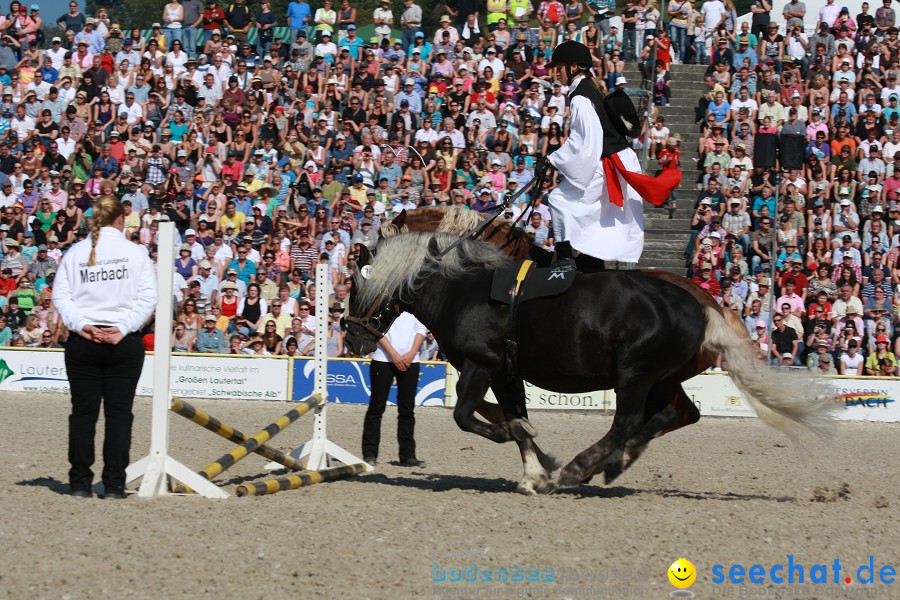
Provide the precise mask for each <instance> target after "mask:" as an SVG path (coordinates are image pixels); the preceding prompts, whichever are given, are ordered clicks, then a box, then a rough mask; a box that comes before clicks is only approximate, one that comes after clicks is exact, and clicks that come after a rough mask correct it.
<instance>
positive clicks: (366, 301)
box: [356, 233, 511, 306]
mask: <svg viewBox="0 0 900 600" xmlns="http://www.w3.org/2000/svg"><path fill="white" fill-rule="evenodd" d="M432 239H434V240H435V241H436V242H437V245H438V249H439V250H441V251H443V250H444V249H445V248H447V247H448V246H450V245H451V244H453V243H454V242H457V241H459V236H456V235H451V234H447V233H434V234H432V233H405V234H403V235H394V236H392V237H390V238H387V239H385V240H384V241H382V242H381V243H380V244H379V245H378V254H377V256H376V257H375V260H374V261H373V262H372V269H371V271H370V273H369V276H368V277H367V278H366V279H364V280H362V281H360V282H359V285H358V287H357V288H356V293H357V294H359V303H360V305H361V306H370V305H372V304H373V303H374V302H375V301H376V300H377V299H378V296H379V294H384V295H385V296H386V297H388V298H395V297H396V298H400V299H401V300H403V301H410V300H411V299H412V298H414V297H415V296H416V295H417V293H418V291H419V290H418V287H419V285H421V282H422V280H423V279H424V278H426V277H427V276H429V275H432V274H438V275H440V276H442V277H444V278H447V279H456V278H459V277H463V276H465V275H468V274H470V273H475V272H478V271H482V270H496V269H498V268H500V267H503V266H506V265H508V264H510V262H511V261H510V259H509V257H507V256H506V255H505V254H503V253H502V252H501V251H500V250H498V249H497V248H496V247H494V246H492V245H491V244H488V243H485V242H479V241H475V240H466V241H464V242H463V243H462V244H460V245H458V246H457V247H456V248H454V249H453V250H452V251H451V252H449V253H448V254H447V255H446V256H444V257H443V258H441V259H440V260H427V261H426V257H427V256H428V244H429V243H430V242H431V240H432Z"/></svg>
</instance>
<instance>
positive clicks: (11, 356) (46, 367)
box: [0, 349, 69, 394]
mask: <svg viewBox="0 0 900 600" xmlns="http://www.w3.org/2000/svg"><path fill="white" fill-rule="evenodd" d="M0 391H2V392H30V393H33V394H68V393H69V380H68V378H67V376H66V363H65V355H64V354H63V353H62V352H61V351H59V352H52V351H43V352H41V351H28V350H5V349H4V350H0Z"/></svg>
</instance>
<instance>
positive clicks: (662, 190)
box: [603, 154, 681, 206]
mask: <svg viewBox="0 0 900 600" xmlns="http://www.w3.org/2000/svg"><path fill="white" fill-rule="evenodd" d="M603 171H604V173H605V175H606V187H607V189H608V190H609V201H610V202H612V203H613V204H615V205H616V206H622V202H623V201H624V195H623V194H622V182H620V181H619V177H618V176H619V175H621V176H622V179H624V180H625V182H626V183H627V184H628V185H630V186H631V187H632V188H634V191H636V192H637V193H638V194H639V195H640V196H641V198H643V199H644V200H646V201H647V202H649V203H650V204H652V205H653V206H662V205H663V204H664V203H665V201H666V200H667V199H668V197H669V195H670V194H671V193H672V190H674V189H675V188H677V187H678V184H680V183H681V169H665V170H664V171H663V172H662V173H660V174H659V175H657V176H656V177H653V176H652V175H644V174H643V173H635V172H634V171H629V170H628V169H626V168H625V165H623V164H622V159H621V158H620V157H619V155H618V154H611V155H609V156H604V157H603Z"/></svg>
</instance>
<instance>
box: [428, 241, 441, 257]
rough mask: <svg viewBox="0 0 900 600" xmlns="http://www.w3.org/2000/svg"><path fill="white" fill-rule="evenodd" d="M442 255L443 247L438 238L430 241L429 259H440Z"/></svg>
mask: <svg viewBox="0 0 900 600" xmlns="http://www.w3.org/2000/svg"><path fill="white" fill-rule="evenodd" d="M440 255H441V247H440V246H439V245H438V241H437V238H434V237H433V238H431V239H430V240H428V258H438V257H439V256H440Z"/></svg>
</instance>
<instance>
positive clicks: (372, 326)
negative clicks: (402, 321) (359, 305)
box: [341, 292, 390, 339]
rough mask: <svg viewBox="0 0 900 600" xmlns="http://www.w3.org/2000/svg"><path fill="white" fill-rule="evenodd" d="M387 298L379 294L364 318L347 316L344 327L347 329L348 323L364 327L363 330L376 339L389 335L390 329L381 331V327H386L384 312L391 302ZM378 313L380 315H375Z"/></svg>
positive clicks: (385, 328)
mask: <svg viewBox="0 0 900 600" xmlns="http://www.w3.org/2000/svg"><path fill="white" fill-rule="evenodd" d="M387 300H388V299H387V298H386V297H385V295H384V292H382V293H380V294H378V296H377V297H376V298H375V300H373V301H372V305H371V306H369V309H368V310H367V311H366V314H365V315H363V316H362V317H351V316H349V315H348V316H346V317H344V318H343V319H341V321H342V322H343V327H342V328H346V323H353V324H354V325H357V326H359V327H362V328H363V330H364V331H365V332H366V333H368V334H369V335H372V336H374V337H375V339H381V338H382V337H384V334H385V333H387V330H388V327H390V324H388V325H387V327H384V331H382V330H381V327H382V326H383V325H384V321H385V316H384V312H385V311H386V310H387V308H388V306H389V305H390V302H388V301H387ZM376 310H377V311H378V314H377V315H376V314H375V311H376Z"/></svg>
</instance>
